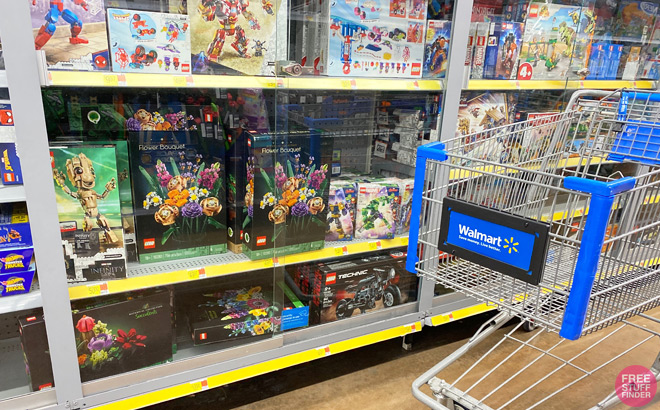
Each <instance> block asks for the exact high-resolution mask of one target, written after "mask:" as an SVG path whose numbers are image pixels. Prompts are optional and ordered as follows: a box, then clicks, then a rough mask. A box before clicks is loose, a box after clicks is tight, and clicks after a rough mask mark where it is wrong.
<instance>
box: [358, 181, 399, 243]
mask: <svg viewBox="0 0 660 410" xmlns="http://www.w3.org/2000/svg"><path fill="white" fill-rule="evenodd" d="M357 191H358V192H357V203H356V209H355V238H356V239H392V238H394V235H395V234H396V220H397V211H398V209H399V204H400V201H401V198H400V197H399V195H400V194H399V185H398V184H397V183H395V182H390V181H387V180H383V181H378V182H358V183H357Z"/></svg>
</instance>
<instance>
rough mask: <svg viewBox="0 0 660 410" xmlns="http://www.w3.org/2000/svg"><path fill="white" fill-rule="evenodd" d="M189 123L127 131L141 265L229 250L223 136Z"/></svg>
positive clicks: (145, 113)
mask: <svg viewBox="0 0 660 410" xmlns="http://www.w3.org/2000/svg"><path fill="white" fill-rule="evenodd" d="M191 110H192V108H191ZM138 113H139V114H140V115H141V116H143V117H147V116H148V117H149V118H151V114H150V113H148V112H147V111H146V110H140V111H138ZM138 113H136V115H138ZM155 114H157V113H155ZM184 116H188V117H192V115H191V114H186V115H184ZM131 120H133V119H129V121H131ZM149 121H150V120H149ZM184 121H185V120H184ZM134 125H136V126H138V127H139V126H140V125H138V124H134ZM134 125H131V126H130V127H133V126H134ZM202 125H204V123H202ZM127 126H128V122H127ZM130 127H129V129H131V128H130ZM187 127H188V129H187V130H186V129H185V128H186V126H185V125H184V126H182V128H184V129H181V130H179V131H148V132H131V133H130V135H129V138H130V139H129V142H130V151H131V156H132V157H131V176H132V181H133V199H134V214H135V226H136V236H137V238H136V242H137V249H138V256H139V259H140V262H141V263H145V262H158V261H168V260H176V259H181V258H191V257H198V256H205V255H210V254H216V253H223V252H226V250H227V234H226V229H227V228H226V225H225V223H226V206H225V181H224V179H225V152H224V140H223V137H222V134H221V133H218V127H217V126H212V127H211V128H212V129H213V131H212V132H204V133H202V132H198V130H196V126H195V125H194V122H191V124H189V125H188V126H187ZM193 127H195V128H193Z"/></svg>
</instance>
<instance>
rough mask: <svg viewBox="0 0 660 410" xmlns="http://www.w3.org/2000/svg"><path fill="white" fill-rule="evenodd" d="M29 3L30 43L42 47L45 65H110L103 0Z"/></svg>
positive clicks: (89, 67)
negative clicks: (32, 41) (32, 37)
mask: <svg viewBox="0 0 660 410" xmlns="http://www.w3.org/2000/svg"><path fill="white" fill-rule="evenodd" d="M30 3H31V5H30V14H31V19H32V30H33V33H34V46H35V48H36V49H37V50H42V51H44V54H45V57H46V63H47V65H48V69H51V70H76V71H97V70H101V71H104V70H109V69H110V59H109V55H108V37H107V33H106V24H105V9H104V8H103V0H33V1H31V2H30Z"/></svg>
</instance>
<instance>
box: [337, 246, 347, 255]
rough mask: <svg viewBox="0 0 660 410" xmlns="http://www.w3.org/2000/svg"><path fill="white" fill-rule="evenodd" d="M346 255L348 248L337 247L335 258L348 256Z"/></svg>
mask: <svg viewBox="0 0 660 410" xmlns="http://www.w3.org/2000/svg"><path fill="white" fill-rule="evenodd" d="M346 255H348V246H337V247H335V256H346Z"/></svg>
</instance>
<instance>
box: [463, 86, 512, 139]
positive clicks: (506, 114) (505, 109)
mask: <svg viewBox="0 0 660 410" xmlns="http://www.w3.org/2000/svg"><path fill="white" fill-rule="evenodd" d="M511 97H512V96H508V95H507V94H506V93H494V92H490V91H486V92H464V93H463V94H462V95H461V102H460V105H459V108H458V129H457V130H456V135H467V134H472V133H475V132H481V131H484V130H488V129H490V128H495V127H499V126H501V125H506V124H509V123H510V122H511V120H512V118H513V116H512V112H513V111H515V104H511V103H510V101H509V100H510V99H511Z"/></svg>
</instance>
